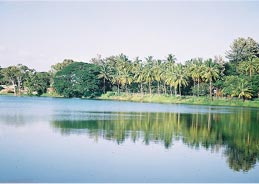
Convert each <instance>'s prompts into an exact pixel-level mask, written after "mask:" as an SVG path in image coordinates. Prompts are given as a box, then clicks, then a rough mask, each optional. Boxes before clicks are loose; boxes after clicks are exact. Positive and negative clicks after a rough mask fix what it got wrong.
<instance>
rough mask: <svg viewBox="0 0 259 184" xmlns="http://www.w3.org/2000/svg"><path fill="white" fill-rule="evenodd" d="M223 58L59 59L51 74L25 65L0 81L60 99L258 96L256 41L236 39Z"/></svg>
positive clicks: (5, 72)
mask: <svg viewBox="0 0 259 184" xmlns="http://www.w3.org/2000/svg"><path fill="white" fill-rule="evenodd" d="M226 58H228V59H229V61H228V62H226V61H224V60H223V58H222V57H220V56H217V57H215V58H214V59H211V58H210V59H206V60H204V59H202V58H194V59H191V60H188V61H185V63H184V64H183V63H177V62H176V57H175V56H174V55H172V54H169V55H168V56H167V57H166V58H165V59H154V58H153V57H152V56H148V57H146V58H145V59H144V60H141V59H140V58H139V57H137V58H135V59H133V60H130V59H129V58H128V57H127V56H126V55H124V54H120V55H118V56H110V57H107V58H101V56H98V57H96V58H93V59H91V61H90V63H83V62H75V61H73V60H64V61H63V62H62V63H58V64H56V65H53V66H52V67H51V71H50V72H40V73H39V72H36V71H35V70H32V69H29V68H28V67H26V66H23V65H18V66H10V67H7V68H4V69H2V70H1V74H2V77H1V76H0V80H1V81H2V83H5V84H12V85H13V86H14V89H15V90H14V93H15V94H20V93H21V89H23V88H25V87H26V88H27V89H28V91H29V93H32V92H36V93H37V94H38V95H41V94H42V93H44V92H46V89H47V88H48V87H53V88H54V89H55V90H56V92H58V93H59V94H60V95H63V96H65V97H94V96H96V95H100V94H101V93H106V92H107V91H114V92H116V93H117V94H119V93H120V92H122V91H123V92H125V93H141V94H150V95H151V94H154V93H157V94H164V95H173V94H174V95H196V96H205V95H209V96H210V97H212V96H232V97H239V98H242V99H244V100H245V99H250V98H253V97H258V93H259V44H258V42H256V41H255V40H253V39H252V38H247V39H245V38H238V39H236V40H234V42H233V43H232V44H231V46H230V50H229V51H227V52H226Z"/></svg>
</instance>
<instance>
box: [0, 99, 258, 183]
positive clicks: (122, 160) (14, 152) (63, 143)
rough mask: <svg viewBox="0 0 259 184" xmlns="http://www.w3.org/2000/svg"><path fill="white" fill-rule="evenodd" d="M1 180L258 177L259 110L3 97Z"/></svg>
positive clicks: (0, 103)
mask: <svg viewBox="0 0 259 184" xmlns="http://www.w3.org/2000/svg"><path fill="white" fill-rule="evenodd" d="M0 148H1V149H0V163H1V164H0V182H259V174H258V173H259V165H258V161H259V109H256V108H239V107H220V106H198V105H176V104H155V103H134V102H119V101H105V100H85V99H63V98H44V97H40V98H39V97H11V96H0Z"/></svg>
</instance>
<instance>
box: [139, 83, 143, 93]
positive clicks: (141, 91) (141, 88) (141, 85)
mask: <svg viewBox="0 0 259 184" xmlns="http://www.w3.org/2000/svg"><path fill="white" fill-rule="evenodd" d="M140 93H141V95H142V96H143V84H142V82H141V83H140Z"/></svg>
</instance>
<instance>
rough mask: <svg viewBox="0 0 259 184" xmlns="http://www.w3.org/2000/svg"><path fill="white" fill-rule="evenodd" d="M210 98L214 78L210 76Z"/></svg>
mask: <svg viewBox="0 0 259 184" xmlns="http://www.w3.org/2000/svg"><path fill="white" fill-rule="evenodd" d="M210 98H211V99H212V79H211V78H210Z"/></svg>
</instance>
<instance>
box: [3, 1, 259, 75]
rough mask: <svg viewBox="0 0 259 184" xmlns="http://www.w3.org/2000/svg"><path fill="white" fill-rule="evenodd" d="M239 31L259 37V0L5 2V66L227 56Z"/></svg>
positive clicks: (240, 34) (42, 66)
mask: <svg viewBox="0 0 259 184" xmlns="http://www.w3.org/2000/svg"><path fill="white" fill-rule="evenodd" d="M237 37H252V38H254V39H255V40H256V41H259V1H254V2H252V1H250V2H245V1H243V2H242V1H220V2H216V1H215V2H211V1H210V2H208V1H200V2H199V1H190V2H188V1H185V2H177V1H166V2H160V1H157V2H149V1H142V2H138V1H134V2H125V1H123V2H118V1H116V2H87V1H83V2H82V1H81V2H7V1H0V66H2V67H6V66H9V65H14V64H18V63H22V64H25V65H27V66H29V67H32V68H35V69H37V70H38V71H47V70H49V69H50V66H51V65H52V64H55V63H57V62H61V61H62V60H63V59H65V58H68V59H74V60H80V61H89V60H90V59H91V58H93V57H95V56H96V55H97V54H101V55H102V56H103V57H106V56H111V55H116V54H120V53H124V54H126V55H128V56H130V58H131V59H132V58H134V57H136V56H140V57H141V58H144V57H146V56H149V55H152V56H154V57H155V58H161V59H163V58H165V56H166V55H167V54H169V53H173V54H174V55H176V57H177V59H178V61H179V62H183V61H185V60H188V59H191V58H194V57H204V58H208V57H214V56H215V55H222V56H224V55H225V51H226V50H228V49H229V46H230V44H231V43H232V42H233V40H234V39H236V38H237Z"/></svg>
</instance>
